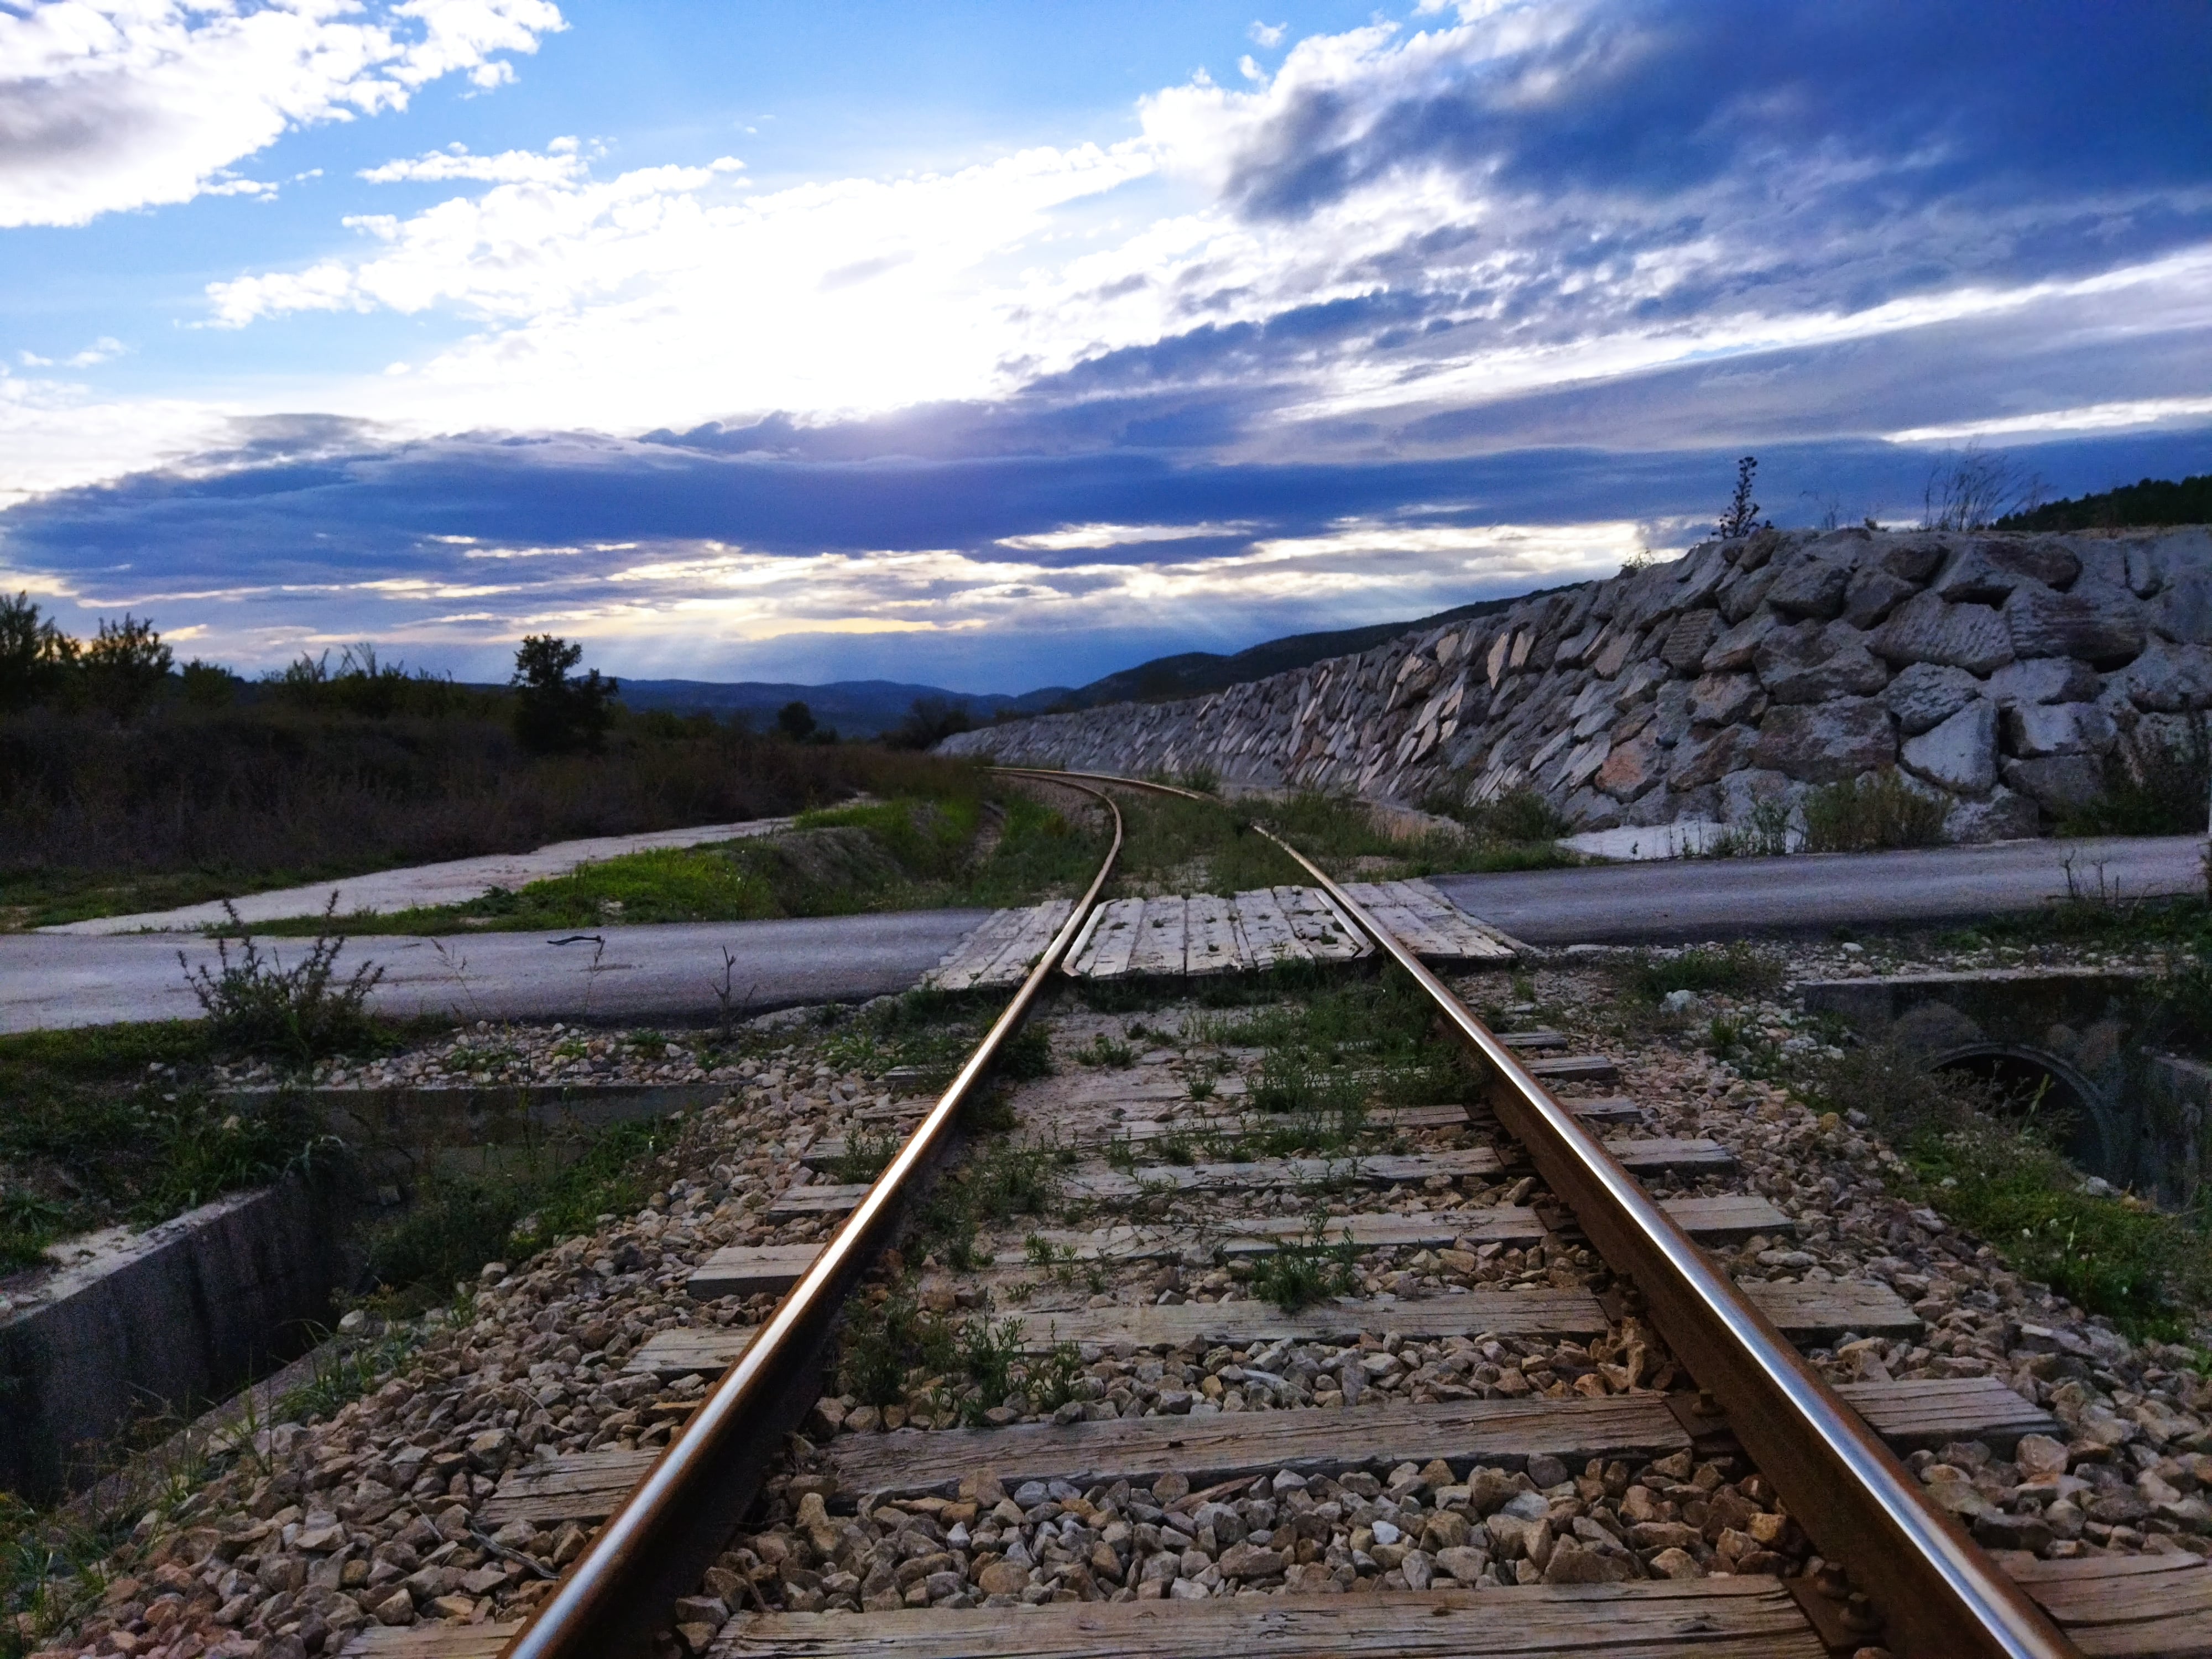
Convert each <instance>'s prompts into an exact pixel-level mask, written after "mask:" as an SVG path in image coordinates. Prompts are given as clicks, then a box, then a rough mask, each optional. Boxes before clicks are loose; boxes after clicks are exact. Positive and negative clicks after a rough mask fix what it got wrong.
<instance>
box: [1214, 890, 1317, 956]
mask: <svg viewBox="0 0 2212 1659" xmlns="http://www.w3.org/2000/svg"><path fill="white" fill-rule="evenodd" d="M1230 915H1231V920H1232V921H1233V922H1234V923H1235V926H1236V928H1237V939H1238V940H1239V943H1240V945H1241V946H1242V949H1243V953H1244V957H1245V960H1247V961H1248V962H1249V963H1251V964H1252V966H1253V967H1255V968H1272V967H1273V966H1274V965H1275V963H1279V962H1309V961H1311V960H1312V952H1310V951H1308V950H1307V949H1306V947H1305V945H1304V943H1303V942H1302V941H1301V940H1300V939H1299V938H1298V936H1297V934H1296V933H1293V932H1291V924H1290V920H1289V918H1287V917H1286V916H1285V915H1283V907H1282V903H1281V902H1280V901H1279V900H1278V899H1277V898H1276V896H1275V895H1274V894H1273V892H1272V891H1271V890H1268V889H1267V888H1265V887H1261V888H1258V889H1255V890H1254V891H1252V892H1249V893H1239V894H1237V896H1236V897H1235V898H1233V899H1231V901H1230Z"/></svg>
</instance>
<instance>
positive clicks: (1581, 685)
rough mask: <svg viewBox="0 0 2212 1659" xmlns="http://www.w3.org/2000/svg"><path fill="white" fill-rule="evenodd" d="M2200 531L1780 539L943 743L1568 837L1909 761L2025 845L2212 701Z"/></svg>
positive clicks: (1744, 812) (1963, 807) (2210, 588)
mask: <svg viewBox="0 0 2212 1659" xmlns="http://www.w3.org/2000/svg"><path fill="white" fill-rule="evenodd" d="M2208 647H2212V532H2207V531H2206V530H2204V529H2203V528H2191V529H2186V530H2177V531H2169V532H2160V533H2156V534H2145V535H2138V536H2128V537H2108V536H2093V535H2082V536H2033V537H2010V536H2002V535H1994V534H1954V533H1948V532H1877V531H1868V530H1858V529H1854V530H1840V531H1832V532H1827V533H1826V534H1820V533H1816V532H1808V531H1792V532H1782V531H1774V530H1766V531H1762V532H1759V533H1757V534H1755V535H1753V536H1749V537H1746V538H1741V539H1739V540H1734V541H1715V542H1706V543H1704V544H1701V545H1699V546H1698V547H1695V548H1692V550H1690V551H1689V552H1688V553H1686V554H1685V555H1684V556H1682V557H1680V558H1679V559H1677V560H1674V562H1671V563H1668V564H1662V565H1655V566H1652V567H1650V568H1647V569H1644V570H1638V571H1625V572H1623V573H1622V574H1620V575H1618V576H1615V577H1613V578H1611V579H1609V580H1604V581H1596V582H1589V583H1586V584H1584V585H1583V586H1580V587H1577V588H1571V589H1568V590H1565V591H1564V592H1557V593H1553V594H1549V595H1547V596H1546V597H1544V598H1542V599H1529V600H1527V601H1525V602H1523V603H1522V604H1521V605H1516V606H1514V607H1513V608H1512V609H1511V610H1510V611H1505V612H1504V613H1502V614H1499V615H1496V616H1491V617H1480V618H1478V619H1477V620H1474V621H1473V622H1467V623H1453V624H1450V625H1448V626H1445V627H1443V628H1437V629H1430V630H1428V631H1425V632H1422V633H1418V634H1406V635H1400V636H1399V637H1398V638H1396V639H1395V640H1392V641H1388V642H1387V643H1385V644H1383V645H1380V646H1377V647H1375V648H1374V649H1372V650H1370V651H1367V652H1364V653H1361V654H1360V655H1358V656H1355V657H1339V658H1334V659H1330V660H1328V661H1326V662H1322V663H1317V664H1316V665H1313V666H1311V667H1310V668H1304V669H1298V670H1296V671H1292V672H1289V673H1284V674H1277V675H1274V676H1272V677H1271V678H1267V679H1264V680H1256V681H1254V682H1251V683H1250V684H1244V685H1238V686H1233V687H1231V688H1230V689H1229V690H1225V691H1221V692H1218V693H1215V694H1213V695H1211V696H1204V697H1196V698H1191V699H1188V700H1187V701H1184V702H1168V703H1158V704H1152V705H1149V706H1145V705H1135V704H1121V705H1117V706H1114V707H1109V708H1095V709H1089V710H1085V711H1084V712H1082V713H1079V714H1053V715H1046V716H1042V717H1040V718H1038V719H1035V720H1022V721H1017V722H1012V723H1010V724H1007V725H1004V726H990V727H987V728H984V729H982V730H980V731H975V732H963V733H962V734H960V735H959V736H957V737H954V738H948V739H947V740H946V742H945V744H943V745H942V748H943V750H944V751H945V752H946V753H951V754H970V755H988V756H991V757H994V758H996V759H998V760H1000V761H1003V762H1007V763H1021V764H1030V765H1060V766H1069V767H1075V768H1089V769H1100V770H1112V771H1117V772H1124V773H1144V772H1149V771H1154V770H1164V771H1168V772H1174V773H1187V772H1191V771H1195V770H1199V769H1211V770H1212V771H1213V772H1214V773H1216V774H1217V775H1218V776H1219V777H1220V778H1221V779H1222V780H1223V781H1227V782H1233V783H1249V784H1260V785H1272V786H1291V787H1316V788H1325V789H1332V790H1349V791H1352V792H1354V793H1358V794H1361V795H1364V796H1366V797H1368V798H1370V799H1394V800H1401V801H1419V800H1422V799H1426V798H1428V797H1430V796H1431V795H1432V794H1434V793H1449V794H1452V795H1455V796H1457V797H1459V798H1460V799H1464V800H1468V801H1480V800H1482V799H1492V798H1495V797H1497V796H1498V795H1501V794H1504V793H1506V792H1508V791H1510V790H1514V789H1518V788H1528V789H1532V790H1534V791H1535V792H1536V793H1540V794H1541V795H1542V796H1544V797H1545V798H1546V799H1547V800H1549V801H1551V802H1552V803H1553V805H1555V806H1556V807H1557V808H1558V809H1559V811H1561V812H1562V813H1563V814H1564V815H1565V817H1566V818H1567V819H1568V821H1569V822H1570V823H1571V824H1572V825H1573V826H1574V827H1575V828H1577V829H1610V828H1613V827H1614V826H1616V825H1619V824H1624V823H1629V824H1658V823H1673V822H1674V821H1676V820H1678V819H1683V818H1705V819H1717V820H1719V821H1722V822H1725V823H1747V822H1749V821H1751V819H1752V818H1753V814H1754V811H1756V810H1757V809H1758V808H1759V807H1760V806H1762V805H1766V804H1768V803H1779V804H1781V805H1784V806H1785V807H1792V808H1794V807H1795V805H1796V802H1797V801H1798V800H1799V799H1800V798H1802V796H1803V794H1804V793H1806V791H1808V789H1811V788H1814V787H1819V786H1821V785H1826V784H1833V783H1838V782H1842V781H1847V780H1850V779H1854V778H1859V777H1863V776H1865V775H1869V774H1871V773H1880V772H1884V771H1887V770H1890V769H1897V770H1898V771H1899V773H1900V775H1902V776H1903V777H1904V778H1905V779H1906V780H1907V781H1908V782H1909V783H1910V784H1911V787H1914V788H1915V789H1917V790H1918V791H1920V792H1922V793H1925V794H1928V795H1929V796H1930V797H1931V798H1932V799H1935V800H1936V802H1937V803H1938V805H1940V806H1941V807H1942V810H1943V811H1944V815H1945V823H1944V828H1945V831H1946V833H1947V835H1948V836H1949V838H1950V839H1952V840H1954V841H1986V840H1995V839H1999V838H2002V837H2006V836H2021V835H2032V834H2034V833H2036V832H2037V830H2038V829H2039V828H2042V827H2044V826H2045V825H2047V824H2049V823H2051V822H2053V821H2054V820H2055V819H2057V817H2060V816H2061V815H2063V814H2064V813H2065V812H2067V811H2069V810H2071V809H2073V808H2075V807H2077V806H2079V805H2081V804H2082V803H2083V802H2085V801H2087V800H2088V799H2092V798H2093V797H2094V796H2096V795H2097V794H2099V793H2101V792H2102V791H2103V789H2104V787H2105V784H2106V762H2107V757H2110V756H2111V755H2112V753H2113V752H2114V750H2115V749H2116V747H2122V746H2123V745H2134V748H2124V747H2123V749H2122V752H2123V753H2132V752H2136V750H2139V749H2141V748H2146V747H2150V746H2157V747H2160V748H2165V749H2180V748H2185V747H2186V746H2187V745H2188V744H2190V743H2191V742H2193V741H2194V740H2195V739H2194V728H2195V726H2196V723H2197V718H2198V711H2201V710H2203V709H2205V708H2208V707H2212V649H2208Z"/></svg>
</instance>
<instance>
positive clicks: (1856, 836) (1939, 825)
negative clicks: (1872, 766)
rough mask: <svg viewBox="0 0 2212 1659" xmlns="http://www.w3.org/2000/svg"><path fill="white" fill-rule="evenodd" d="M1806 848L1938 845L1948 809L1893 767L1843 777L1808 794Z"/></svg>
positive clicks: (1830, 850)
mask: <svg viewBox="0 0 2212 1659" xmlns="http://www.w3.org/2000/svg"><path fill="white" fill-rule="evenodd" d="M1802 810H1803V811H1804V814H1805V844H1804V850H1805V851H1806V852H1808V853H1857V852H1865V851H1869V850H1871V849H1874V848H1886V847H1939V846H1941V845H1942V843H1943V841H1944V835H1943V817H1944V813H1945V811H1946V810H1947V808H1946V806H1945V804H1944V803H1943V801H1942V799H1939V798H1938V797H1936V795H1934V794H1932V793H1929V794H1923V793H1921V792H1920V791H1919V790H1917V789H1915V788H1913V787H1912V786H1911V785H1910V784H1908V783H1907V782H1905V780H1904V778H1903V777H1902V776H1901V775H1899V774H1898V773H1897V772H1896V771H1894V770H1890V771H1884V772H1877V773H1875V774H1873V775H1870V776H1868V777H1865V778H1846V779H1844V781H1841V782H1839V783H1831V784H1826V785H1824V786H1823V787H1820V788H1818V789H1814V790H1809V791H1808V792H1807V793H1806V795H1805V799H1804V801H1803V803H1802Z"/></svg>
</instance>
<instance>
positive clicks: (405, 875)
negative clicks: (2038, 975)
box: [38, 818, 792, 933]
mask: <svg viewBox="0 0 2212 1659" xmlns="http://www.w3.org/2000/svg"><path fill="white" fill-rule="evenodd" d="M791 825H792V820H791V819H789V818H749V819H747V820H746V821H745V822H744V823H707V824H695V825H693V826H692V827H691V828H690V829H649V830H646V831H644V832H643V833H641V834H639V835H634V836H594V837H592V839H591V840H589V841H556V842H554V843H553V844H552V845H551V846H550V847H541V848H538V850H537V851H536V852H534V853H492V854H486V855H485V856H484V857H482V858H473V859H450V860H447V861H446V862H445V863H443V864H417V865H414V866H410V867H409V868H407V869H404V870H378V871H374V872H371V873H369V874H368V875H365V876H345V877H342V878H339V879H338V880H336V881H318V882H311V883H309V884H307V886H305V887H280V888H276V889H273V890H270V891H269V892H266V893H247V894H245V895H243V896H240V897H238V898H234V899H233V900H232V901H231V906H232V908H234V909H235V910H236V911H237V912H238V919H239V920H240V921H245V922H256V921H276V920H278V919H279V918H281V917H287V916H314V915H321V914H322V910H323V907H324V906H325V904H327V903H329V902H330V898H331V894H332V893H333V892H335V893H336V894H337V896H338V914H339V915H342V916H350V915H360V914H362V913H363V912H367V913H368V914H370V915H387V914H389V913H390V912H392V911H394V910H411V909H414V908H417V907H418V906H419V907H428V906H432V905H440V904H465V903H467V902H469V901H470V900H471V899H472V898H480V897H482V896H483V895H484V894H486V893H489V891H491V890H492V889H493V888H495V887H504V888H507V889H508V890H510V891H513V890H518V889H520V888H522V887H526V886H527V885H528V884H530V883H532V882H533V881H544V880H547V879H548V878H551V877H554V876H565V875H567V874H568V872H570V871H571V870H574V868H575V867H576V866H578V865H580V864H596V863H598V862H599V860H603V859H612V858H620V857H622V856H623V854H627V853H644V852H649V851H651V850H652V849H653V848H657V847H702V846H705V845H707V844H708V843H709V842H718V841H739V840H742V839H744V837H746V836H772V835H774V834H775V833H776V832H777V831H778V830H780V829H790V828H791ZM222 921H223V908H222V901H221V900H217V901H216V902H214V903H212V904H186V905H181V906H179V908H176V909H173V910H142V911H140V912H138V913H137V914H136V915H128V916H94V918H93V919H92V920H91V921H65V922H58V923H57V924H55V925H54V926H53V927H41V928H40V929H39V930H38V931H39V932H40V933H145V932H147V931H148V930H149V929H151V930H154V931H155V932H169V933H194V932H197V930H199V929H200V928H203V927H221V926H222Z"/></svg>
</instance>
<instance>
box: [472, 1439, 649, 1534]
mask: <svg viewBox="0 0 2212 1659" xmlns="http://www.w3.org/2000/svg"><path fill="white" fill-rule="evenodd" d="M659 1456H660V1450H659V1448H658V1447H655V1448H653V1449H651V1450H647V1451H624V1450H623V1449H622V1448H621V1447H619V1446H607V1447H603V1448H601V1449H599V1450H598V1451H588V1452H564V1453H562V1454H561V1455H558V1456H555V1457H547V1458H541V1459H539V1460H538V1462H534V1463H526V1464H524V1465H523V1466H522V1467H521V1468H517V1469H510V1470H509V1471H508V1472H507V1474H505V1475H504V1476H502V1477H501V1480H500V1483H499V1490H498V1491H496V1492H494V1493H492V1495H491V1496H490V1497H489V1498H485V1499H484V1500H483V1503H481V1504H478V1505H477V1513H476V1522H477V1526H479V1527H482V1528H485V1529H486V1530H487V1531H495V1530H497V1529H498V1528H501V1527H503V1526H505V1525H506V1524H507V1522H510V1521H534V1522H539V1523H541V1524H542V1523H544V1522H551V1521H604V1520H605V1519H606V1518H607V1516H611V1515H612V1514H613V1513H614V1512H615V1510H616V1509H617V1506H618V1505H620V1504H621V1503H622V1501H623V1498H626V1497H628V1496H629V1491H630V1488H631V1487H633V1486H636V1485H637V1483H638V1482H639V1481H641V1480H644V1479H645V1472H646V1471H647V1469H649V1468H652V1467H653V1464H654V1462H657V1461H658V1460H659Z"/></svg>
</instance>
